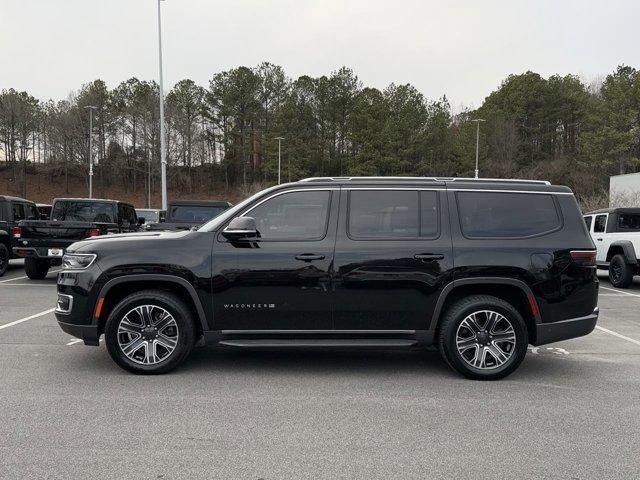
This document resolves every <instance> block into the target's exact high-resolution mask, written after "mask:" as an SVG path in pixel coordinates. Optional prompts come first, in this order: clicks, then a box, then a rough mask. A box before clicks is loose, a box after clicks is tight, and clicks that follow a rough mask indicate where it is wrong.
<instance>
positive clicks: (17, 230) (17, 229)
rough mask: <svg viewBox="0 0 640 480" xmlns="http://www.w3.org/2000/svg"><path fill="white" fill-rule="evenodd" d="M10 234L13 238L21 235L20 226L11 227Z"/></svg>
mask: <svg viewBox="0 0 640 480" xmlns="http://www.w3.org/2000/svg"><path fill="white" fill-rule="evenodd" d="M11 235H12V236H13V238H20V237H21V236H22V227H13V228H12V229H11Z"/></svg>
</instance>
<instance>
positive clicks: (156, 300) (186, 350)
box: [104, 290, 196, 375]
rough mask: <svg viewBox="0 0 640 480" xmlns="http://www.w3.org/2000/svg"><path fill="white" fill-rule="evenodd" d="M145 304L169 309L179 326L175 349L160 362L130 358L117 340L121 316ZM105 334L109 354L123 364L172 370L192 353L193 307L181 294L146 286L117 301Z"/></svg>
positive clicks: (142, 370)
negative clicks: (186, 302)
mask: <svg viewBox="0 0 640 480" xmlns="http://www.w3.org/2000/svg"><path fill="white" fill-rule="evenodd" d="M143 305H150V306H154V307H159V308H161V309H164V310H166V311H167V312H168V313H170V314H171V315H172V316H173V318H174V320H175V324H176V329H177V333H176V335H177V342H176V345H175V348H174V350H173V351H172V352H170V353H169V354H167V355H166V357H164V358H162V359H161V360H160V361H159V362H157V363H154V364H148V365H145V364H141V363H137V362H136V361H134V360H132V359H130V358H129V357H128V356H127V355H126V354H125V353H124V352H123V350H122V347H121V346H120V343H119V341H118V338H119V334H118V328H119V326H120V324H121V321H122V319H123V318H124V317H125V315H127V313H128V312H130V311H131V310H133V309H134V308H136V307H140V306H143ZM104 336H105V343H106V345H107V350H108V351H109V355H111V358H112V359H113V360H114V361H115V362H116V363H117V364H118V365H119V366H120V367H121V368H123V369H125V370H127V371H129V372H133V373H137V374H146V375H157V374H162V373H167V372H169V371H170V370H173V369H174V368H176V367H177V366H178V365H180V364H181V363H182V362H183V361H184V360H185V359H186V358H187V357H188V356H189V354H190V353H191V350H192V349H193V346H194V344H195V339H196V331H195V324H194V320H193V315H192V314H191V310H190V309H189V307H187V305H185V303H184V302H183V301H182V300H181V299H180V298H178V297H177V296H175V295H173V294H171V293H167V292H164V291H161V290H143V291H140V292H136V293H133V294H131V295H129V296H128V297H126V298H125V299H123V300H122V301H121V302H120V303H118V304H117V305H116V307H115V308H114V309H113V310H112V311H111V313H110V315H109V318H108V320H107V323H106V325H105V332H104ZM145 348H146V347H145Z"/></svg>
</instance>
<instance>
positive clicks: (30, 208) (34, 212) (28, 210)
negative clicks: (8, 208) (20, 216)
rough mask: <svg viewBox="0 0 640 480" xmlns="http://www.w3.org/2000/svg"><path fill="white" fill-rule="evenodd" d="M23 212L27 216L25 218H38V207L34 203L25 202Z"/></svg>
mask: <svg viewBox="0 0 640 480" xmlns="http://www.w3.org/2000/svg"><path fill="white" fill-rule="evenodd" d="M24 214H25V215H26V217H27V220H40V214H39V213H38V209H37V208H36V206H35V205H32V204H31V203H27V204H25V206H24Z"/></svg>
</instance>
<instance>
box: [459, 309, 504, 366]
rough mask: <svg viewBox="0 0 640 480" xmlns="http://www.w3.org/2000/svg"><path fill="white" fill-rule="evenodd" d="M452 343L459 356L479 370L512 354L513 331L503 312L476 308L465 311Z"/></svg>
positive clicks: (499, 362) (500, 364)
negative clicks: (476, 309) (466, 312)
mask: <svg viewBox="0 0 640 480" xmlns="http://www.w3.org/2000/svg"><path fill="white" fill-rule="evenodd" d="M456 347H457V349H458V353H459V354H460V356H461V357H462V359H463V360H464V361H465V362H466V363H467V364H469V365H471V366H472V367H474V368H478V369H480V370H490V369H494V368H498V367H501V366H502V365H504V364H505V363H507V362H508V361H509V359H510V358H511V357H512V356H513V352H514V351H515V347H516V333H515V331H514V329H513V325H512V324H511V322H510V321H509V320H508V319H507V317H505V316H504V315H502V314H500V313H498V312H495V311H492V310H479V311H476V312H473V313H471V314H469V315H467V316H466V317H465V318H464V320H462V322H460V325H459V326H458V329H457V331H456Z"/></svg>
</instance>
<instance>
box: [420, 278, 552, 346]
mask: <svg viewBox="0 0 640 480" xmlns="http://www.w3.org/2000/svg"><path fill="white" fill-rule="evenodd" d="M477 294H484V295H492V296H494V297H497V298H501V299H503V300H505V301H507V302H509V303H511V304H512V305H514V307H515V308H516V309H517V310H518V311H519V312H520V314H521V315H522V317H523V318H524V321H525V323H526V325H527V331H528V334H529V342H530V343H533V342H535V337H536V325H537V324H539V323H541V322H542V320H541V317H540V310H539V307H538V303H537V301H536V297H535V295H534V294H533V291H532V290H531V288H529V286H528V285H527V284H526V283H524V282H523V281H522V280H517V279H515V278H502V277H477V278H463V279H460V280H454V281H452V282H450V283H448V284H447V285H446V286H445V287H444V288H443V289H442V292H441V293H440V295H439V297H438V300H437V302H436V306H435V308H434V311H433V315H432V318H431V323H430V326H429V329H430V330H431V331H433V332H435V336H436V337H437V334H438V329H439V327H440V324H441V320H442V317H443V314H444V312H446V311H447V308H449V306H450V305H452V304H453V303H454V302H455V301H456V300H458V299H460V298H463V297H466V296H469V295H477Z"/></svg>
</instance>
